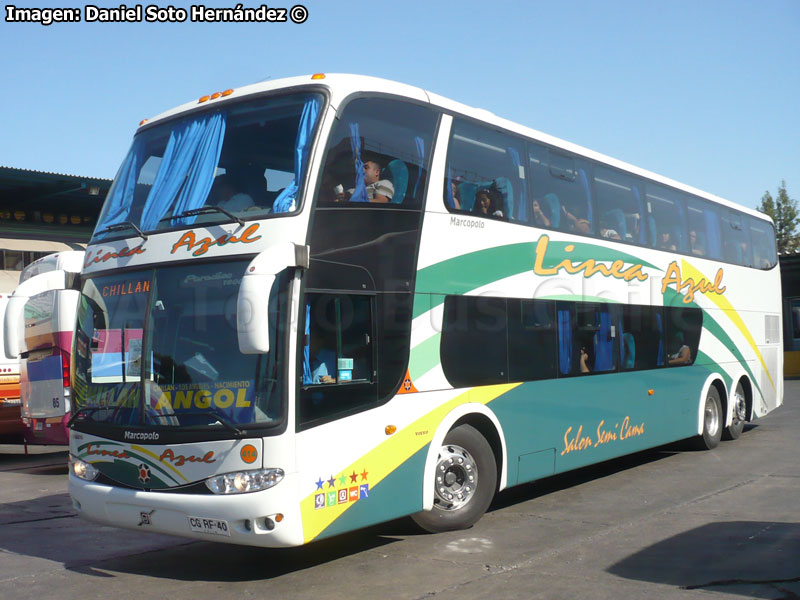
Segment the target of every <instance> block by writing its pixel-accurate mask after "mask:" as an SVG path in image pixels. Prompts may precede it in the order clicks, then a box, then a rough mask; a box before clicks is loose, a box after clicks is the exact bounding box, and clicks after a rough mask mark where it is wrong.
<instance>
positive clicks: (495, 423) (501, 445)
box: [422, 403, 508, 510]
mask: <svg viewBox="0 0 800 600" xmlns="http://www.w3.org/2000/svg"><path fill="white" fill-rule="evenodd" d="M459 425H471V426H472V427H474V428H475V429H477V430H478V432H479V433H480V434H481V435H482V436H483V437H484V438H485V439H486V441H487V442H488V443H489V446H491V448H492V452H493V453H494V459H495V462H496V463H497V475H498V478H497V479H498V490H502V489H504V488H505V487H506V485H507V482H508V474H507V469H506V466H507V465H508V460H507V454H506V440H505V434H504V433H503V426H502V425H500V421H499V420H498V419H497V416H496V415H495V414H494V413H493V412H492V411H491V410H489V408H487V407H486V405H484V404H476V403H469V404H462V405H461V406H459V407H457V408H455V409H453V410H452V411H451V412H449V413H448V414H447V415H446V416H445V417H444V418H443V419H442V421H441V422H440V423H439V426H438V427H437V428H436V432H435V433H434V434H433V437H432V438H431V443H430V445H429V446H428V454H427V457H426V458H425V469H424V471H423V475H422V476H423V480H422V509H423V510H430V509H431V508H433V497H434V490H433V482H434V473H435V471H436V458H437V456H438V455H439V448H441V446H442V444H443V443H444V438H445V436H446V435H447V434H448V432H449V431H450V430H452V429H453V428H455V427H458V426H459Z"/></svg>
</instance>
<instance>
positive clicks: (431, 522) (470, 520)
mask: <svg viewBox="0 0 800 600" xmlns="http://www.w3.org/2000/svg"><path fill="white" fill-rule="evenodd" d="M434 477H435V478H436V481H435V482H434V500H433V508H432V509H431V510H423V511H420V512H418V513H416V514H415V515H412V517H411V518H412V519H414V522H415V523H416V524H417V525H418V526H419V527H421V528H422V529H423V530H425V531H427V532H429V533H439V532H442V531H453V530H457V529H467V528H469V527H472V525H474V524H475V523H476V522H477V521H478V519H480V518H481V517H482V516H483V514H484V513H485V512H486V509H487V508H489V504H490V503H491V502H492V498H493V497H494V492H495V489H496V488H497V463H496V462H495V457H494V453H493V452H492V448H491V446H490V445H489V442H487V441H486V438H484V437H483V436H482V435H481V434H480V433H479V432H478V430H477V429H475V428H474V427H471V426H470V425H460V426H458V427H456V428H455V429H451V430H450V432H448V434H447V435H446V436H445V438H444V442H443V444H442V447H441V448H440V449H439V456H438V457H437V459H436V473H435V475H434Z"/></svg>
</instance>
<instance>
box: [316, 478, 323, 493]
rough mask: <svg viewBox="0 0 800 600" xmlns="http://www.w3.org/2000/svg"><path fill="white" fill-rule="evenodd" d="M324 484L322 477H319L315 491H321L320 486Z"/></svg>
mask: <svg viewBox="0 0 800 600" xmlns="http://www.w3.org/2000/svg"><path fill="white" fill-rule="evenodd" d="M324 483H325V482H324V481H322V477H320V478H319V481H317V489H318V490H321V489H322V485H323V484H324Z"/></svg>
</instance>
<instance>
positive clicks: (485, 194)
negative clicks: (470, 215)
mask: <svg viewBox="0 0 800 600" xmlns="http://www.w3.org/2000/svg"><path fill="white" fill-rule="evenodd" d="M498 196H499V192H497V191H495V190H493V189H491V188H482V189H480V190H478V191H477V193H476V194H475V206H474V207H473V208H472V212H475V213H478V214H479V215H482V216H492V217H501V218H502V217H503V211H502V210H500V206H501V203H500V200H499V198H498Z"/></svg>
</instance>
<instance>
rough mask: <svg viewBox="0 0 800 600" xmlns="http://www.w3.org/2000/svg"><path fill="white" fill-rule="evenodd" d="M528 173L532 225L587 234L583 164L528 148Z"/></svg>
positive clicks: (553, 152) (585, 168) (550, 151)
mask: <svg viewBox="0 0 800 600" xmlns="http://www.w3.org/2000/svg"><path fill="white" fill-rule="evenodd" d="M528 171H529V173H530V174H531V179H532V182H533V183H532V196H533V206H532V214H533V219H532V223H533V224H535V225H536V226H538V227H550V228H552V229H559V230H561V231H570V232H573V233H578V234H589V233H591V231H592V207H591V191H590V187H589V178H590V176H591V169H590V166H589V163H588V162H587V161H585V160H583V159H580V158H577V157H575V156H573V155H571V154H566V153H563V152H559V151H556V150H553V149H551V148H547V147H545V146H540V145H538V144H528Z"/></svg>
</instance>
